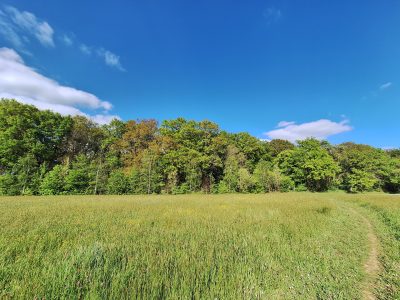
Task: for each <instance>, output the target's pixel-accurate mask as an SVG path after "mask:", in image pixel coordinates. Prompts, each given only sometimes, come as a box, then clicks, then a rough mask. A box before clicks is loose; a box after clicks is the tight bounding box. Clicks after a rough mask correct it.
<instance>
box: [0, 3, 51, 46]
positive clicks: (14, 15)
mask: <svg viewBox="0 0 400 300" xmlns="http://www.w3.org/2000/svg"><path fill="white" fill-rule="evenodd" d="M0 26H1V28H2V29H0V31H1V33H2V34H3V36H4V37H5V38H6V39H7V40H8V41H10V42H11V43H12V44H13V46H15V47H16V48H20V49H22V48H23V47H24V46H25V44H26V43H29V42H30V39H31V38H35V39H36V40H38V41H39V42H40V43H41V44H42V45H43V46H46V47H54V39H53V35H54V30H53V28H52V27H51V26H50V25H49V24H48V23H47V22H46V21H42V20H40V19H38V18H37V17H36V16H35V15H34V14H33V13H30V12H27V11H19V10H18V9H16V8H15V7H13V6H5V7H4V8H3V9H2V10H0Z"/></svg>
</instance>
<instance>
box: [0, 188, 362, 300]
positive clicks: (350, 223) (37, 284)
mask: <svg viewBox="0 0 400 300" xmlns="http://www.w3.org/2000/svg"><path fill="white" fill-rule="evenodd" d="M346 205H348V204H346V203H345V202H343V201H337V200H335V199H333V198H332V197H331V196H330V194H326V195H320V194H311V193H289V194H267V195H215V196H211V195H181V196H162V195H159V196H104V197H103V196H58V197H9V198H0V211H1V214H0V298H31V299H32V298H46V299H52V298H64V299H76V298H112V299H120V298H158V299H160V298H172V299H176V298H205V299H215V298H218V299H239V298H244V299H257V298H259V299H290V298H291V299H315V298H319V299H333V298H334V299H357V298H359V297H360V283H361V282H362V279H363V276H364V274H363V269H362V265H363V263H362V262H363V261H364V259H365V258H366V256H367V252H368V245H367V240H366V229H365V228H364V227H363V226H362V221H361V220H360V218H359V217H357V216H356V215H354V214H352V213H351V212H350V211H349V210H348V209H347V207H346Z"/></svg>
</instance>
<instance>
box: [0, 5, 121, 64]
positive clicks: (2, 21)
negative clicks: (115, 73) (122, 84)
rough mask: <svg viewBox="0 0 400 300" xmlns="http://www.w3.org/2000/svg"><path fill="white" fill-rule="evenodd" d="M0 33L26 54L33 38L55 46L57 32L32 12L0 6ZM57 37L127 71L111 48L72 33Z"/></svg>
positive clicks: (48, 45) (51, 46) (49, 45)
mask: <svg viewBox="0 0 400 300" xmlns="http://www.w3.org/2000/svg"><path fill="white" fill-rule="evenodd" d="M0 35H1V36H2V37H3V38H4V39H5V40H6V41H8V43H10V44H11V45H12V46H13V47H14V48H15V49H17V50H19V51H20V52H23V53H26V54H31V53H30V52H29V50H28V44H29V43H30V42H31V40H37V41H38V42H39V43H40V44H42V45H43V46H45V47H50V48H53V47H55V42H54V36H55V32H54V29H53V28H52V27H51V26H50V24H49V23H47V22H46V21H43V20H41V19H39V18H38V17H36V16H35V15H34V14H33V13H31V12H28V11H20V10H18V9H17V8H15V7H13V6H3V7H2V8H1V7H0ZM56 37H57V40H58V41H61V42H62V44H64V45H66V46H68V47H72V46H73V45H75V47H77V48H78V49H79V50H80V51H81V52H82V53H83V54H85V55H92V54H94V53H96V54H97V56H98V57H100V58H101V59H102V60H103V62H104V63H105V64H106V65H107V66H109V67H112V68H115V69H117V70H120V71H125V69H124V67H123V66H122V64H121V61H120V57H119V56H118V55H117V54H115V53H113V52H111V51H110V50H107V49H104V48H103V47H94V46H88V45H87V44H85V43H82V42H79V41H78V40H77V38H76V37H75V35H74V34H70V33H69V34H66V33H57V35H56ZM75 49H76V48H75Z"/></svg>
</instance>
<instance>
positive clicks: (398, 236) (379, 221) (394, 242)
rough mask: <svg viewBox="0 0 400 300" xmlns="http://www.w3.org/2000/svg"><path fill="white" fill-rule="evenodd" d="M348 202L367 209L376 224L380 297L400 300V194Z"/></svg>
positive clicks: (354, 198)
mask: <svg viewBox="0 0 400 300" xmlns="http://www.w3.org/2000/svg"><path fill="white" fill-rule="evenodd" d="M347 197H349V196H347ZM348 199H350V200H351V201H353V202H355V203H357V204H358V205H360V206H362V207H363V208H365V209H366V210H367V211H366V212H367V213H368V212H369V213H368V215H369V218H371V219H372V220H374V221H375V222H374V224H375V227H376V228H375V229H376V232H377V234H378V236H379V239H380V242H381V251H380V261H381V263H382V270H381V274H380V276H379V281H378V285H377V291H376V294H377V296H378V298H379V299H400V195H387V194H367V195H355V196H352V197H350V198H348Z"/></svg>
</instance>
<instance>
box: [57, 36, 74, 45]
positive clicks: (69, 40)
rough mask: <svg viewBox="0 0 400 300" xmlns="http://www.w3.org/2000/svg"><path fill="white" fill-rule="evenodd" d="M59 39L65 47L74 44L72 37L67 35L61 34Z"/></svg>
mask: <svg viewBox="0 0 400 300" xmlns="http://www.w3.org/2000/svg"><path fill="white" fill-rule="evenodd" d="M60 39H61V41H62V42H63V43H64V45H66V46H72V45H73V44H74V41H73V40H72V37H71V36H69V35H67V34H63V35H62V36H61V38H60Z"/></svg>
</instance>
